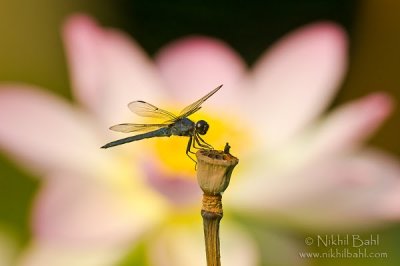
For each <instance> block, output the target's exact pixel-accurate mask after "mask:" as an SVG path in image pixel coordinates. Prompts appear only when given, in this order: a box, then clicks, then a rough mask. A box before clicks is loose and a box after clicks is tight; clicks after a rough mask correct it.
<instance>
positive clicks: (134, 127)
mask: <svg viewBox="0 0 400 266" xmlns="http://www.w3.org/2000/svg"><path fill="white" fill-rule="evenodd" d="M165 126H168V124H130V123H124V124H118V125H114V126H112V127H110V129H111V130H113V131H118V132H123V133H129V132H138V131H150V130H154V129H157V128H160V127H165Z"/></svg>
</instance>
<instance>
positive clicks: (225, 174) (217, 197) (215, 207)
mask: <svg viewBox="0 0 400 266" xmlns="http://www.w3.org/2000/svg"><path fill="white" fill-rule="evenodd" d="M196 156H197V159H198V170H197V181H198V183H199V185H200V187H201V189H202V190H203V192H204V194H203V205H202V209H201V216H202V217H203V226H204V238H205V244H206V256H207V265H208V266H220V265H221V258H220V243H219V223H220V221H221V219H222V216H223V211H222V201H221V200H222V195H221V193H222V192H224V191H225V189H226V188H227V187H228V185H229V181H230V177H231V174H232V171H233V168H234V167H235V166H236V165H237V164H238V162H239V160H238V159H237V158H236V157H234V156H232V155H231V154H230V153H229V146H228V144H227V146H226V147H225V149H224V151H216V150H199V151H198V152H197V153H196Z"/></svg>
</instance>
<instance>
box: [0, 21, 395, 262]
mask: <svg viewBox="0 0 400 266" xmlns="http://www.w3.org/2000/svg"><path fill="white" fill-rule="evenodd" d="M64 39H65V43H66V48H67V55H68V60H69V63H70V70H71V76H72V87H73V94H74V96H75V98H76V102H75V103H70V102H68V101H66V100H64V99H61V98H59V97H56V96H54V95H52V94H50V93H49V92H46V91H44V90H41V89H39V88H34V87H32V86H25V85H14V84H9V85H3V86H2V88H1V90H0V119H1V124H0V147H1V148H2V149H3V150H4V151H6V152H7V154H9V155H10V156H11V157H12V158H14V159H15V160H16V161H18V162H20V163H21V165H23V166H25V167H27V168H29V169H30V170H32V171H35V173H37V175H38V176H40V177H42V178H43V186H42V187H41V189H40V191H39V193H38V195H37V198H36V200H35V202H34V206H33V218H32V230H33V236H34V238H33V240H32V243H31V245H30V246H29V247H28V248H27V250H26V252H25V253H24V255H23V257H22V258H21V260H20V263H21V264H22V265H41V266H43V265H112V264H114V263H116V262H117V261H119V260H120V259H121V258H122V257H123V256H125V255H126V253H127V252H128V250H132V249H133V247H136V246H138V245H139V244H140V243H142V245H144V246H145V247H146V254H147V256H148V260H149V264H152V265H204V261H205V258H204V248H203V240H202V237H203V236H202V231H201V230H202V228H201V218H200V216H199V204H200V192H199V189H198V188H197V184H196V181H195V179H194V178H193V177H194V175H195V173H194V169H193V163H192V162H191V161H190V160H189V159H188V158H187V157H186V156H185V153H184V151H185V149H184V148H185V145H186V141H187V140H186V139H185V138H177V137H176V138H170V139H152V140H151V141H150V140H149V141H141V142H135V143H133V144H128V145H124V146H120V147H116V148H113V149H110V150H100V149H99V147H100V146H101V145H103V144H105V143H106V142H108V141H110V140H114V139H117V138H121V137H124V136H121V135H120V134H115V133H112V132H109V131H107V128H108V127H109V126H110V125H113V124H116V123H120V122H130V121H136V120H134V119H138V118H137V117H134V116H132V114H130V113H129V111H128V109H127V108H126V104H127V103H128V102H130V101H132V100H140V99H142V100H146V101H150V102H152V103H154V104H156V105H159V106H161V107H164V108H166V109H168V107H170V109H172V110H173V109H174V108H178V109H179V107H184V106H185V105H186V104H189V103H190V102H192V101H194V100H196V99H197V98H199V97H201V96H203V95H204V94H205V93H206V92H208V91H209V90H211V89H212V88H214V87H215V86H216V85H219V84H221V83H223V84H224V87H223V88H222V89H221V90H220V91H219V92H218V94H216V95H214V96H213V97H212V98H210V99H209V100H208V101H207V102H206V103H205V104H204V108H203V109H204V111H203V110H202V111H201V112H199V114H198V115H196V116H194V119H197V118H198V117H201V116H202V117H205V118H206V119H207V120H208V121H209V122H210V125H211V128H210V130H209V133H208V134H207V135H206V139H207V141H208V142H210V143H212V144H213V145H214V146H215V147H217V148H222V147H223V145H224V144H225V142H226V141H229V143H230V144H231V146H232V147H233V148H232V152H233V154H235V155H237V156H239V158H240V164H239V166H238V168H237V170H235V175H234V176H233V178H232V182H231V186H230V187H229V188H228V191H227V193H226V194H225V196H224V206H225V211H226V217H225V218H224V219H223V223H222V233H221V241H222V247H221V248H222V251H221V253H222V262H223V264H224V265H255V264H257V262H258V261H259V259H260V254H259V251H258V250H260V249H258V248H256V245H257V244H256V241H255V240H254V239H253V238H252V237H251V235H250V234H248V231H247V229H246V227H245V226H242V225H240V223H239V222H238V221H236V220H235V219H234V218H233V217H232V216H231V215H229V214H230V213H232V212H237V213H241V214H242V215H246V217H247V218H246V219H251V218H252V217H256V218H257V219H261V221H271V220H272V221H273V220H276V219H278V221H284V223H285V224H287V225H288V226H294V227H299V226H300V227H302V228H305V229H306V230H340V229H349V228H360V227H368V226H371V225H375V224H381V223H384V222H388V221H391V220H398V219H399V218H400V208H399V207H400V206H399V205H400V196H399V195H400V179H399V177H400V169H399V166H398V164H397V162H396V161H395V160H393V159H391V158H390V157H389V155H386V154H384V153H383V152H380V151H377V150H372V149H367V148H363V147H362V146H361V144H362V143H363V142H364V140H365V139H366V138H367V137H369V136H370V135H371V134H372V133H373V132H374V131H375V130H376V129H377V128H378V127H379V126H380V125H381V123H382V122H383V121H384V120H385V118H387V117H388V115H389V114H390V113H391V110H392V102H391V99H390V98H389V97H388V96H387V95H385V94H384V93H374V94H371V95H368V96H366V97H364V98H361V99H358V100H355V101H354V102H350V103H348V104H346V105H344V106H342V107H339V108H338V109H336V110H334V111H333V112H331V113H330V114H328V115H326V116H325V117H322V116H321V112H322V111H323V110H324V109H325V108H326V107H327V106H328V104H329V103H330V101H331V100H332V97H333V96H334V94H335V91H336V89H337V88H338V87H339V85H340V82H341V80H342V78H343V75H344V72H345V68H346V37H345V35H344V33H343V31H342V30H341V29H340V28H339V27H338V26H336V25H334V24H331V23H326V22H322V23H316V24H312V25H308V26H305V27H303V28H301V29H299V30H297V31H295V32H294V33H292V34H290V35H288V36H286V37H284V38H283V39H282V40H281V41H279V42H278V43H277V44H276V45H275V46H273V47H272V48H271V49H269V51H268V52H267V53H266V54H265V55H263V56H262V57H261V59H260V60H259V61H258V62H257V63H256V64H255V66H254V67H253V68H252V69H251V70H248V69H247V67H246V66H245V64H244V63H243V61H242V60H241V59H240V58H239V57H238V56H237V54H235V53H234V52H233V51H232V50H231V49H230V48H229V47H228V46H227V45H226V44H224V43H222V42H221V41H218V40H215V39H211V38H205V37H190V38H185V39H183V40H178V41H176V42H175V43H172V44H170V45H168V46H167V47H165V48H164V49H162V50H161V51H160V52H159V54H158V55H157V56H156V59H155V63H153V62H152V61H151V60H150V59H149V58H148V57H147V56H146V55H145V53H144V52H143V51H142V50H141V49H140V48H139V47H138V45H137V44H136V43H135V42H134V41H133V40H131V39H129V38H128V37H127V36H125V35H124V34H123V33H121V32H119V31H117V30H113V29H103V28H101V27H99V26H98V25H97V24H96V23H95V22H93V21H92V20H91V19H90V18H88V17H85V16H82V15H79V16H73V17H72V18H70V19H69V20H68V22H67V23H66V26H65V28H64ZM178 109H176V111H178ZM261 230H262V228H261ZM143 243H144V244H143ZM275 244H276V243H275ZM261 250H262V248H261ZM228 254H229V255H228ZM294 256H296V253H293V257H294ZM286 257H289V259H291V258H292V257H290V256H288V255H287V254H286Z"/></svg>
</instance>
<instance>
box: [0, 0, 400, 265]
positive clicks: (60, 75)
mask: <svg viewBox="0 0 400 266" xmlns="http://www.w3.org/2000/svg"><path fill="white" fill-rule="evenodd" d="M75 12H85V13H88V14H90V15H92V16H93V17H95V18H96V19H97V20H99V21H100V23H101V24H102V25H105V26H112V27H116V28H120V29H122V30H123V31H125V32H127V33H129V34H130V35H131V36H132V37H133V38H134V39H135V40H136V41H137V42H138V43H139V44H140V45H141V46H142V47H143V48H144V49H145V50H146V51H147V52H148V53H149V54H150V55H153V54H154V53H155V52H157V50H158V49H159V48H161V47H162V46H163V45H165V44H166V43H168V42H170V41H172V40H174V39H177V38H179V37H182V36H186V35H190V34H203V35H208V36H214V37H217V38H219V39H222V40H223V41H225V42H227V43H229V44H230V45H231V46H232V47H233V48H234V49H235V50H236V51H237V52H238V53H239V54H240V55H241V56H242V57H243V58H244V59H245V60H246V62H247V63H248V64H249V65H252V64H253V63H254V61H255V60H256V59H257V58H258V57H259V56H260V54H261V53H262V52H263V51H265V49H266V48H267V47H268V46H269V45H271V44H272V43H273V42H274V41H275V40H276V39H278V38H279V37H281V36H282V35H284V34H285V33H287V32H289V31H291V30H293V29H295V28H297V27H299V26H301V25H304V24H307V23H310V22H315V21H319V20H331V21H334V22H336V23H339V24H340V25H342V26H343V27H344V28H345V29H346V30H347V32H348V34H349V37H350V50H349V56H350V57H349V59H350V65H349V71H348V74H347V77H346V79H345V82H344V84H343V88H342V89H341V90H340V91H339V93H338V94H337V96H336V99H335V101H334V103H333V105H332V106H331V108H332V107H334V106H336V105H338V104H341V103H343V102H346V101H348V100H351V99H355V98H358V97H361V96H363V95H365V94H367V93H369V92H372V91H377V90H382V91H386V92H389V93H390V94H392V95H393V96H394V97H395V98H396V99H397V100H398V99H400V73H399V70H400V49H399V47H400V16H399V14H400V2H398V1H391V0H380V1H377V0H364V1H355V0H302V1H300V0H297V1H289V0H284V1H239V0H238V1H234V0H231V1H225V0H223V1H208V0H203V1H199V0H194V1H161V0H158V1H156V0H154V1H146V0H136V1H123V0H120V1H110V0H98V1H89V0H80V1H77V0H55V1H54V0H35V1H33V0H13V1H11V0H3V1H2V2H1V4H0V82H7V81H19V82H23V83H28V84H35V85H38V86H40V87H42V88H46V89H48V90H51V91H52V92H53V93H56V94H58V95H60V96H62V97H65V98H68V99H71V100H72V98H71V91H70V81H69V77H68V73H67V65H66V59H65V54H64V50H63V45H62V42H61V39H60V27H61V25H62V22H63V21H64V19H65V18H66V16H68V15H69V14H71V13H75ZM27 115H29V114H27ZM399 122H400V112H399V111H398V110H396V112H395V114H394V115H393V116H392V117H391V118H390V119H389V120H388V121H387V123H386V124H385V125H384V127H383V128H382V129H381V130H380V131H379V133H378V134H376V135H375V136H374V138H373V139H371V140H370V142H371V143H372V144H373V145H375V146H378V147H380V148H383V149H385V150H387V151H389V152H391V153H393V154H395V155H400V142H399V141H398V139H399V137H398V134H399ZM0 123H1V121H0ZM27 133H29V132H27ZM39 185H40V184H39V183H38V181H37V179H35V177H33V176H31V175H30V174H29V173H28V172H25V171H24V170H22V169H20V168H18V166H17V165H15V164H14V163H13V162H12V161H10V160H9V159H8V158H7V156H6V155H5V154H4V153H1V152H0V227H1V228H3V229H4V228H5V230H7V231H9V232H11V233H12V235H13V237H15V239H16V245H17V246H18V247H23V245H24V244H25V243H27V242H28V241H29V238H30V229H29V224H28V221H29V213H30V204H31V200H32V198H33V195H34V194H35V191H36V190H37V189H38V186H39ZM379 233H380V234H381V235H382V237H384V238H385V243H384V245H385V246H387V248H386V249H385V250H387V251H388V252H389V254H390V257H389V259H387V260H384V261H367V260H354V259H353V260H344V259H343V260H340V261H337V260H320V261H319V260H313V261H310V262H309V263H310V264H311V265H335V264H338V263H340V264H342V265H343V264H345V265H399V263H400V255H399V254H397V255H396V252H397V250H398V246H399V243H400V225H399V226H391V227H389V228H384V229H381V230H380V231H379ZM0 248H1V246H0Z"/></svg>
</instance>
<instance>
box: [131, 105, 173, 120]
mask: <svg viewBox="0 0 400 266" xmlns="http://www.w3.org/2000/svg"><path fill="white" fill-rule="evenodd" d="M128 108H129V109H130V110H131V111H132V112H133V113H135V114H137V115H139V116H144V117H154V118H160V119H164V120H175V119H176V118H177V117H176V115H174V114H173V113H171V112H168V111H166V110H163V109H161V108H158V107H157V106H154V105H152V104H150V103H147V102H144V101H134V102H131V103H129V104H128Z"/></svg>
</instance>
